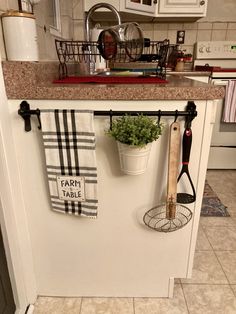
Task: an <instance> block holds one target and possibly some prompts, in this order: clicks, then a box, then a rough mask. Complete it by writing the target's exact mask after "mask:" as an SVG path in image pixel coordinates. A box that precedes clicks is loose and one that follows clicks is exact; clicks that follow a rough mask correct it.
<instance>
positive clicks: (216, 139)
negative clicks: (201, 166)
mask: <svg viewBox="0 0 236 314" xmlns="http://www.w3.org/2000/svg"><path fill="white" fill-rule="evenodd" d="M206 64H207V65H208V66H207V67H208V68H209V69H210V70H211V72H212V73H211V78H210V82H211V84H215V85H224V86H226V85H227V84H228V82H229V80H236V42H233V41H216V42H198V43H197V44H196V45H195V61H194V66H205V65H206ZM223 108H224V100H219V101H218V104H217V112H216V121H215V124H214V127H213V133H212V141H211V148H210V155H209V161H208V169H236V123H225V122H222V113H223Z"/></svg>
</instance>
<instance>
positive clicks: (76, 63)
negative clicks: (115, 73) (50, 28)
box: [55, 39, 171, 79]
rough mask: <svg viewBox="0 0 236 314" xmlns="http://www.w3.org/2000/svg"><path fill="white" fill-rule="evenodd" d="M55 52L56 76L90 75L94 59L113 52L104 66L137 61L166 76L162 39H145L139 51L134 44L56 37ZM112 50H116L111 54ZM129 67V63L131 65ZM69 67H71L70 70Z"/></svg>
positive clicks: (166, 50) (166, 46)
mask: <svg viewBox="0 0 236 314" xmlns="http://www.w3.org/2000/svg"><path fill="white" fill-rule="evenodd" d="M55 44H56V51H57V55H58V59H59V79H64V78H66V77H68V76H69V75H71V69H72V72H73V75H86V74H91V66H93V65H94V64H95V63H96V62H102V60H103V61H105V60H104V59H103V57H102V54H101V52H102V51H104V49H105V51H106V52H107V51H108V52H109V51H112V53H111V54H110V56H111V57H108V58H106V61H105V62H106V68H112V67H113V65H114V64H116V65H117V64H120V65H121V64H127V65H128V64H131V63H133V64H138V65H139V68H140V66H142V67H143V68H146V67H147V66H149V67H150V68H151V69H153V72H154V73H155V75H156V76H157V77H160V78H165V76H166V65H167V58H168V55H169V52H170V47H171V45H170V43H169V40H168V39H166V40H164V41H145V44H144V48H143V50H142V54H139V55H138V54H137V51H139V53H140V47H136V46H135V43H132V42H129V43H122V42H120V43H116V46H115V47H114V43H111V44H109V43H106V47H104V46H101V44H100V43H98V42H93V41H64V40H63V41H62V40H57V39H56V40H55ZM114 51H115V53H114ZM130 68H132V64H131V65H130ZM69 69H70V70H69Z"/></svg>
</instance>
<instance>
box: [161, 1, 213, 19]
mask: <svg viewBox="0 0 236 314" xmlns="http://www.w3.org/2000/svg"><path fill="white" fill-rule="evenodd" d="M206 9H207V0H159V1H158V11H157V16H161V15H163V16H200V17H202V16H205V15H206Z"/></svg>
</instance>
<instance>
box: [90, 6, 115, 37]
mask: <svg viewBox="0 0 236 314" xmlns="http://www.w3.org/2000/svg"><path fill="white" fill-rule="evenodd" d="M100 8H106V9H109V10H110V11H111V12H113V13H114V14H115V16H116V19H117V23H118V25H120V24H121V18H120V14H119V12H118V11H117V10H116V8H115V7H114V6H113V5H111V4H109V3H98V4H95V5H94V6H92V7H91V8H90V9H89V11H88V13H87V15H86V18H85V40H86V41H90V40H91V34H90V25H89V22H90V17H91V15H92V14H93V13H94V11H96V10H97V9H100Z"/></svg>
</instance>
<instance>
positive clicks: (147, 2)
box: [120, 0, 157, 16]
mask: <svg viewBox="0 0 236 314" xmlns="http://www.w3.org/2000/svg"><path fill="white" fill-rule="evenodd" d="M156 4H157V0H121V1H120V9H121V11H124V12H129V13H138V14H145V15H146V14H147V15H152V16H155V15H156Z"/></svg>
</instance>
